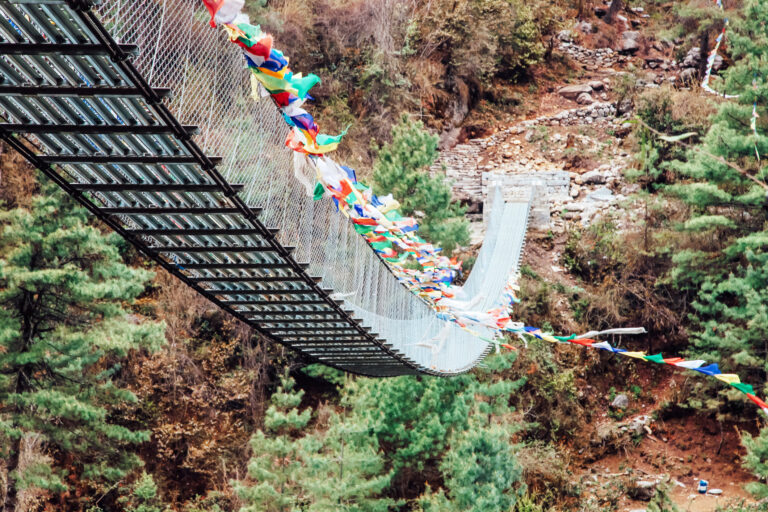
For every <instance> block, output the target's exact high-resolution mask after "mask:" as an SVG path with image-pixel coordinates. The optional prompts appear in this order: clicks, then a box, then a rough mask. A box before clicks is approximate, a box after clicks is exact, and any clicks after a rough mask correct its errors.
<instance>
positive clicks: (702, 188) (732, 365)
mask: <svg viewBox="0 0 768 512" xmlns="http://www.w3.org/2000/svg"><path fill="white" fill-rule="evenodd" d="M766 16H768V4H766V3H765V2H760V1H759V0H749V1H748V2H746V5H745V7H744V17H743V19H741V20H737V21H734V22H733V23H732V24H731V27H732V29H733V30H731V31H730V32H729V34H730V41H731V51H732V53H733V58H734V59H735V61H736V63H735V64H734V66H733V67H732V68H730V69H729V70H728V71H727V73H726V84H725V90H727V91H728V92H729V93H730V94H739V98H738V100H732V101H725V102H723V103H722V104H721V106H720V108H719V111H718V113H717V114H716V115H715V116H714V118H713V120H712V125H711V127H710V129H709V130H708V132H707V134H706V135H705V136H704V138H703V141H702V144H701V145H700V146H699V147H697V149H696V150H693V151H691V152H689V154H688V161H687V162H685V163H680V162H678V163H675V164H674V165H673V167H674V168H675V169H676V170H678V171H679V172H681V173H682V174H683V175H685V176H687V177H689V178H690V181H687V182H684V183H679V184H676V185H673V186H671V187H669V189H668V190H669V191H670V192H671V193H673V194H675V195H677V196H678V197H679V198H680V199H682V201H683V202H684V203H686V204H687V205H689V206H690V208H691V212H692V215H691V218H690V219H689V220H688V221H687V222H686V223H685V225H684V226H683V230H684V231H685V232H686V234H687V236H688V237H689V238H690V239H691V240H692V243H690V244H688V246H687V247H685V248H682V249H680V250H678V251H677V253H676V254H675V255H674V257H673V261H674V262H675V264H676V268H675V269H674V270H673V272H672V274H671V280H672V282H673V283H674V284H675V285H676V286H677V287H678V288H680V289H682V290H689V291H690V292H691V293H696V300H695V301H694V303H693V309H694V313H693V315H692V320H693V323H694V329H693V333H692V341H693V348H692V351H691V352H692V355H695V356H700V357H702V358H703V359H709V360H713V361H722V362H723V364H724V365H725V367H726V368H728V369H729V370H747V371H750V370H751V371H753V372H754V371H755V370H757V371H758V372H759V374H760V376H761V377H763V380H764V377H765V372H766V371H767V370H768V365H767V361H768V346H766V341H765V340H766V339H768V306H767V304H768V286H767V285H768V224H766V221H768V208H766V193H765V190H764V189H763V188H762V187H761V186H759V185H758V184H757V183H756V182H755V181H754V180H755V179H757V180H758V181H761V182H763V183H764V182H765V178H766V173H767V171H768V167H766V166H765V165H764V163H762V162H760V161H758V160H757V157H756V153H755V149H756V147H757V150H758V151H759V152H760V154H761V155H765V154H766V153H768V138H766V137H765V135H764V134H765V129H766V127H765V125H764V124H763V123H759V125H758V133H759V136H758V137H757V138H755V136H754V134H753V132H752V130H751V128H750V121H751V118H752V104H753V101H757V104H758V109H759V110H760V111H761V112H764V106H765V105H767V104H768V27H766V25H765V24H764V23H763V21H764V20H765V19H766ZM753 77H757V88H756V90H753V88H752V80H753ZM764 117H765V116H764Z"/></svg>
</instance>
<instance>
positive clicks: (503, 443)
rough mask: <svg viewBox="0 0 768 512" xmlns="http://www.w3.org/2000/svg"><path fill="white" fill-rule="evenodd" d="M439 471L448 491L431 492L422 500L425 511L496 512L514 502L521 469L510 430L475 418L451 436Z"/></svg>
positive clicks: (511, 505)
mask: <svg viewBox="0 0 768 512" xmlns="http://www.w3.org/2000/svg"><path fill="white" fill-rule="evenodd" d="M440 470H441V472H442V474H443V478H444V479H445V487H446V488H447V492H445V491H443V490H442V489H441V490H440V491H438V492H437V493H436V494H432V493H431V492H429V491H428V492H427V493H426V494H425V495H424V496H423V497H422V498H421V499H420V500H419V501H420V505H421V507H422V510H423V511H424V512H496V511H498V510H512V508H513V507H514V505H515V501H516V498H517V494H516V490H515V484H517V483H518V482H519V481H520V478H521V477H522V468H521V467H520V465H519V464H518V462H517V458H516V457H515V454H514V448H513V446H512V443H511V442H510V435H509V432H508V431H507V429H506V428H504V427H502V426H500V425H488V424H485V422H483V421H481V420H479V418H478V417H475V419H474V420H473V422H472V424H471V425H470V428H468V429H466V430H464V431H462V432H460V433H459V434H458V435H456V436H454V438H453V439H452V442H451V448H450V450H449V451H448V452H447V453H446V454H445V456H444V457H443V460H442V462H441V463H440Z"/></svg>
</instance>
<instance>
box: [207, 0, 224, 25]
mask: <svg viewBox="0 0 768 512" xmlns="http://www.w3.org/2000/svg"><path fill="white" fill-rule="evenodd" d="M203 3H204V4H205V8H206V9H208V14H210V15H211V21H210V23H211V26H212V27H215V26H216V22H215V21H214V19H213V18H214V17H215V16H216V13H217V12H219V9H221V4H223V3H224V0H203Z"/></svg>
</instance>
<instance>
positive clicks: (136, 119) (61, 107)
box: [0, 0, 528, 376]
mask: <svg viewBox="0 0 768 512" xmlns="http://www.w3.org/2000/svg"><path fill="white" fill-rule="evenodd" d="M0 37H1V38H2V41H1V42H0V80H1V81H0V121H1V122H2V124H0V137H2V139H4V140H5V141H7V143H8V144H10V145H11V146H12V147H13V148H15V149H16V150H17V151H19V152H20V153H21V154H22V155H23V156H24V157H25V158H26V159H28V160H29V161H30V162H31V163H32V164H34V165H35V166H36V167H37V168H39V169H40V170H41V171H42V172H44V173H45V174H46V175H47V176H49V177H50V178H51V179H52V180H53V181H55V182H56V183H57V184H58V185H59V186H61V187H62V188H63V189H64V190H65V191H66V192H67V193H69V194H70V195H71V196H72V197H74V198H76V199H77V200H78V201H79V202H80V203H82V204H83V205H84V206H85V207H86V208H88V209H89V210H90V211H91V212H92V213H93V214H94V215H96V216H98V217H99V218H100V219H101V220H103V221H104V222H105V223H107V224H108V225H109V226H110V227H111V228H112V229H114V230H115V231H117V232H118V233H120V234H121V235H122V236H124V237H125V238H126V239H127V240H129V241H130V242H131V243H132V244H133V245H134V246H136V248H137V249H138V250H139V251H141V252H142V253H144V254H145V255H146V256H147V257H150V258H152V259H154V260H155V261H156V262H158V263H159V264H160V265H161V266H163V267H164V268H165V269H166V270H168V271H169V272H171V273H173V274H174V275H176V276H177V277H178V278H179V279H181V280H182V281H184V282H185V283H186V284H187V285H189V286H191V287H193V288H194V289H195V290H197V291H198V292H199V293H201V294H202V295H204V296H206V297H207V298H208V299H210V300H211V301H212V302H214V303H216V304H217V305H218V306H220V307H222V308H224V309H226V310H227V311H228V312H230V313H231V314H233V315H235V316H236V317H238V318H239V319H241V320H243V321H245V322H246V323H248V324H250V325H251V326H253V327H254V328H255V329H256V330H257V331H258V332H259V333H260V334H262V335H263V336H266V337H267V338H268V339H270V340H272V341H275V342H278V343H281V344H283V345H285V346H288V347H290V348H293V349H295V350H297V351H299V352H301V353H302V354H304V355H306V356H307V357H309V358H310V359H311V360H313V361H317V362H321V363H323V364H327V365H330V366H334V367H337V368H340V369H343V370H345V371H349V372H353V373H358V374H363V375H370V376H392V375H403V374H414V373H429V374H436V375H450V374H455V373H460V372H462V371H466V370H467V369H469V368H471V367H472V366H474V364H476V363H477V362H478V361H479V360H480V359H482V357H484V355H485V354H486V353H487V347H486V348H485V349H482V350H479V351H478V350H477V349H474V351H468V352H467V360H466V361H464V362H462V363H461V364H460V365H458V366H456V365H454V366H453V367H451V368H448V369H441V368H437V367H435V366H434V365H431V366H430V364H429V363H428V362H427V360H426V359H424V360H416V359H415V358H413V357H409V355H407V354H406V352H407V350H404V349H403V348H402V347H395V346H394V345H393V344H392V343H390V342H388V341H387V340H385V339H382V336H380V335H379V334H377V333H376V332H371V329H370V328H366V327H364V326H363V321H362V320H361V319H360V318H359V317H357V316H359V315H357V316H356V312H359V311H360V308H354V307H353V308H348V307H345V305H344V303H343V302H342V301H337V300H334V299H333V298H332V297H331V294H332V293H333V291H334V290H332V289H329V288H324V287H323V286H322V281H323V279H322V278H321V277H319V276H315V277H313V276H312V275H310V273H309V269H310V264H309V263H303V262H300V261H301V260H299V258H296V257H294V255H293V252H294V249H295V248H294V247H290V246H287V245H284V244H283V243H281V242H280V241H279V236H278V235H279V234H280V227H272V225H270V227H268V226H267V223H266V222H263V221H262V220H260V213H261V209H260V208H258V207H255V206H253V205H252V204H250V205H249V204H246V202H245V201H244V200H243V199H242V198H241V195H239V192H241V191H242V190H243V189H244V187H246V186H248V185H247V184H245V183H243V184H237V183H230V182H229V181H228V180H227V179H225V177H224V176H223V175H222V173H221V172H220V170H219V169H220V168H221V165H222V162H223V158H222V157H217V156H211V155H209V154H207V152H206V151H203V150H202V149H201V147H200V146H199V145H198V142H196V137H195V135H196V134H197V133H199V132H200V130H199V129H198V127H196V126H186V125H183V124H181V122H179V120H178V119H177V117H176V116H175V115H174V113H172V111H171V109H170V108H169V106H168V103H169V97H170V96H171V92H172V91H171V90H170V89H169V88H161V87H152V86H150V84H149V83H148V81H147V79H146V78H145V76H144V75H143V74H142V73H141V72H140V71H139V69H137V66H136V65H134V62H133V59H135V58H136V57H137V55H138V52H140V51H141V49H140V47H139V46H138V45H133V44H118V43H117V42H116V41H115V40H114V39H113V37H112V36H111V35H110V33H109V31H108V30H107V29H106V28H105V26H104V25H103V24H102V22H101V21H100V19H99V16H98V15H97V14H96V13H95V12H94V11H93V6H92V5H90V3H89V2H88V1H87V0H0ZM174 92H175V91H174ZM203 146H205V144H203ZM521 212H522V213H523V214H524V218H525V216H527V212H528V205H527V204H525V205H522V204H521V205H520V209H519V211H518V212H517V213H516V214H517V215H519V214H520V213H521ZM523 233H524V226H523ZM345 236H346V235H345ZM520 245H522V243H520ZM518 252H519V248H518ZM306 260H307V258H304V260H303V261H306ZM389 277H390V278H391V279H394V278H392V277H391V276H389ZM413 300H414V301H417V299H416V298H415V297H413ZM397 321H398V320H394V322H395V324H396V323H397ZM384 324H388V322H384ZM413 341H414V343H415V342H418V340H413Z"/></svg>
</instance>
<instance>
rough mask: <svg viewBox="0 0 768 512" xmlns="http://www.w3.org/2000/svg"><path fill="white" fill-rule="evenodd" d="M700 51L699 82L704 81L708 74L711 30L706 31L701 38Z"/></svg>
mask: <svg viewBox="0 0 768 512" xmlns="http://www.w3.org/2000/svg"><path fill="white" fill-rule="evenodd" d="M699 50H700V53H699V80H703V79H704V75H705V74H706V73H707V58H708V57H709V30H705V31H704V32H702V33H701V35H700V36H699Z"/></svg>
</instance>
